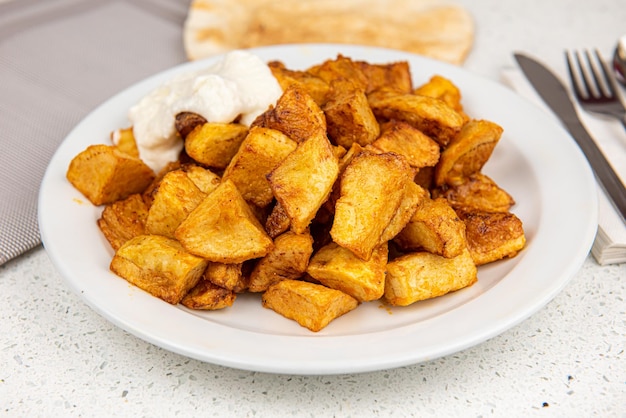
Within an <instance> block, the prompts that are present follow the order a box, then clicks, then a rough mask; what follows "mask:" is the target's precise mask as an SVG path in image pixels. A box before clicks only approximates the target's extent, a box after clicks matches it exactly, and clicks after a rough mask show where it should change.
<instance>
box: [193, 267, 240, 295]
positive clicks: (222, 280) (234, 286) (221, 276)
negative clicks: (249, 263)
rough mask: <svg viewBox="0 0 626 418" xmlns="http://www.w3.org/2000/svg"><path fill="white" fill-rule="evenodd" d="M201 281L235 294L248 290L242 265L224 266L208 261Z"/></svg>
mask: <svg viewBox="0 0 626 418" xmlns="http://www.w3.org/2000/svg"><path fill="white" fill-rule="evenodd" d="M202 279H203V280H205V281H208V282H211V283H213V284H214V285H216V286H218V287H221V288H224V289H227V290H232V291H233V292H235V293H240V292H243V291H244V290H246V289H247V288H248V277H246V276H245V275H244V274H243V263H233V264H224V263H214V262H212V261H209V264H208V265H207V266H206V270H204V275H203V276H202Z"/></svg>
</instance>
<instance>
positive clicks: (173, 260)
mask: <svg viewBox="0 0 626 418" xmlns="http://www.w3.org/2000/svg"><path fill="white" fill-rule="evenodd" d="M206 265H207V261H206V260H204V259H203V258H201V257H197V256H195V255H192V254H189V253H188V252H187V251H185V249H184V248H183V247H182V246H181V245H180V243H178V241H176V240H173V239H171V238H167V237H163V236H160V235H139V236H137V237H134V238H132V239H130V240H129V241H126V242H125V243H124V244H123V245H122V246H121V247H120V248H119V249H118V250H117V252H116V253H115V256H114V257H113V260H111V265H110V269H111V271H112V272H113V273H115V274H117V275H118V276H120V277H123V278H124V279H126V280H127V281H128V282H129V283H132V284H134V285H135V286H137V287H139V288H140V289H143V290H145V291H146V292H148V293H150V294H152V295H154V296H156V297H158V298H161V299H163V300H164V301H166V302H168V303H171V304H174V305H175V304H177V303H179V302H180V301H181V299H182V298H183V297H184V296H185V295H186V294H187V292H188V291H189V290H190V289H191V288H193V287H194V286H195V285H196V284H197V283H198V281H199V280H200V277H202V273H203V272H204V269H205V268H206Z"/></svg>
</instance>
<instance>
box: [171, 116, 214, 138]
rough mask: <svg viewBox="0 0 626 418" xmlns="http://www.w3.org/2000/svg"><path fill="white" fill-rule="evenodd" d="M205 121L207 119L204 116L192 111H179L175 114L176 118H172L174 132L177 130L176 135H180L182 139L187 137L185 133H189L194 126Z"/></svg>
mask: <svg viewBox="0 0 626 418" xmlns="http://www.w3.org/2000/svg"><path fill="white" fill-rule="evenodd" d="M205 123H207V120H206V119H205V118H204V117H202V116H200V115H198V114H197V113H193V112H180V113H178V114H177V115H176V119H175V120H174V126H175V127H176V132H178V135H180V137H181V138H182V139H183V140H184V139H186V138H187V135H189V133H190V132H191V131H193V130H194V129H195V128H196V126H200V125H204V124H205Z"/></svg>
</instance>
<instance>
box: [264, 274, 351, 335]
mask: <svg viewBox="0 0 626 418" xmlns="http://www.w3.org/2000/svg"><path fill="white" fill-rule="evenodd" d="M262 303H263V307H265V308H269V309H272V310H273V311H275V312H277V313H279V314H281V315H282V316H284V317H286V318H289V319H292V320H294V321H296V322H297V323H298V324H300V325H301V326H303V327H305V328H308V329H309V330H311V331H313V332H318V331H320V330H322V329H323V328H324V327H326V326H327V325H328V324H329V323H330V322H331V321H332V320H334V319H336V318H338V317H339V316H341V315H344V314H346V313H348V312H350V311H351V310H353V309H354V308H356V307H357V306H358V304H359V302H358V301H357V300H356V299H354V298H353V297H352V296H349V295H346V294H345V293H343V292H341V291H339V290H335V289H329V288H328V287H325V286H322V285H319V284H315V283H309V282H304V281H300V280H281V281H279V282H277V283H275V284H273V285H272V286H270V287H269V289H267V291H266V292H265V293H263V296H262Z"/></svg>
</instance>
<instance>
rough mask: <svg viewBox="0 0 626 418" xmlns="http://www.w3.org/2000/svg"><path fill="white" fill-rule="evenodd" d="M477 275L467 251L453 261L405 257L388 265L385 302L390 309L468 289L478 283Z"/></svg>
mask: <svg viewBox="0 0 626 418" xmlns="http://www.w3.org/2000/svg"><path fill="white" fill-rule="evenodd" d="M476 274H477V269H476V265H475V264H474V261H473V260H472V257H471V255H470V253H469V251H468V250H467V249H464V250H463V252H462V253H461V254H459V255H458V256H456V257H454V258H444V257H440V256H438V255H435V254H431V253H428V252H416V253H410V254H406V255H403V256H401V257H399V258H396V259H394V260H393V261H391V262H389V263H388V264H387V279H386V281H385V299H386V300H387V302H389V304H391V305H393V306H408V305H410V304H412V303H415V302H417V301H420V300H426V299H431V298H434V297H437V296H442V295H445V294H446V293H449V292H453V291H456V290H459V289H462V288H464V287H467V286H470V285H472V284H474V283H475V282H476V281H477V276H476Z"/></svg>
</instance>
